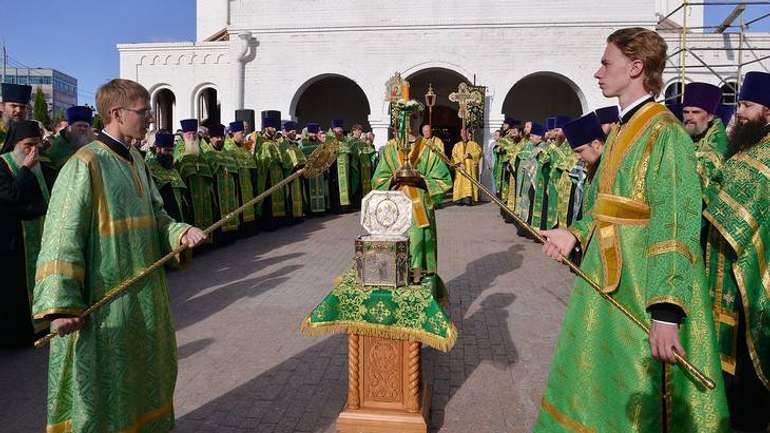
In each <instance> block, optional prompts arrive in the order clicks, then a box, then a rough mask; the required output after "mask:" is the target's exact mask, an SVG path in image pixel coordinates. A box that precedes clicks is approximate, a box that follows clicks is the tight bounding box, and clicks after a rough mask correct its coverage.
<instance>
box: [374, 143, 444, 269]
mask: <svg viewBox="0 0 770 433" xmlns="http://www.w3.org/2000/svg"><path fill="white" fill-rule="evenodd" d="M409 160H410V161H411V164H412V167H413V168H414V169H415V170H416V171H417V172H418V173H419V174H420V177H422V178H423V180H424V181H425V185H426V187H427V191H426V190H424V189H421V188H414V187H406V186H401V187H400V188H399V190H401V191H404V192H405V193H406V195H407V196H409V198H410V199H411V200H412V210H413V215H412V227H411V229H410V230H409V253H410V256H411V267H412V269H420V270H421V271H422V272H423V273H435V272H437V271H438V259H437V254H438V238H437V237H436V215H435V212H434V206H435V205H437V204H439V203H441V202H442V201H443V200H444V194H445V193H446V192H447V191H449V189H450V188H451V187H452V177H451V175H450V174H449V169H448V168H447V166H446V164H444V162H443V161H442V160H441V159H440V158H439V157H438V156H437V155H436V154H435V153H434V152H433V150H431V149H430V148H429V147H427V146H425V145H424V143H423V138H422V137H420V138H418V139H417V141H416V142H415V144H414V145H413V146H412V151H411V152H410V154H409ZM404 162H405V160H403V157H402V155H401V154H399V152H398V150H397V146H396V145H394V144H392V143H391V144H387V145H385V147H384V148H383V149H382V158H381V159H380V163H379V164H378V165H377V169H376V170H375V171H374V178H373V179H372V187H373V188H374V189H376V190H379V191H387V190H389V189H390V186H391V182H392V180H393V175H394V174H395V173H396V172H397V171H398V169H399V168H401V165H402V164H403V163H404Z"/></svg>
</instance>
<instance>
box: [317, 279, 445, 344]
mask: <svg viewBox="0 0 770 433" xmlns="http://www.w3.org/2000/svg"><path fill="white" fill-rule="evenodd" d="M446 299H447V293H446V289H445V288H444V285H443V283H442V282H441V280H440V279H439V278H438V277H437V276H428V277H425V278H423V281H422V283H421V284H416V285H411V286H407V287H403V288H400V289H398V290H391V289H390V288H376V287H372V288H367V287H364V286H362V285H360V284H359V283H358V282H357V281H356V273H355V271H352V270H351V271H348V272H346V273H344V274H342V275H341V276H340V277H339V278H337V281H335V285H334V290H332V292H331V293H329V294H328V295H327V296H326V298H324V300H323V301H322V302H321V303H320V304H318V306H317V307H315V309H313V311H312V312H311V313H310V314H309V315H308V316H307V317H306V318H305V320H304V321H303V322H302V333H303V334H305V335H323V334H330V333H338V332H345V333H355V334H362V335H370V336H375V337H386V338H394V339H398V340H410V341H419V342H420V343H423V344H425V345H428V346H430V347H432V348H434V349H437V350H440V351H442V352H448V351H449V350H451V349H452V346H454V344H455V341H456V340H457V329H456V328H455V326H454V324H453V323H452V321H451V320H450V319H449V316H448V315H447V313H446V311H445V310H444V308H443V307H442V303H444V302H446Z"/></svg>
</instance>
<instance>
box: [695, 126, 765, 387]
mask: <svg viewBox="0 0 770 433" xmlns="http://www.w3.org/2000/svg"><path fill="white" fill-rule="evenodd" d="M712 180H713V184H712V186H711V188H709V190H708V191H707V192H706V195H705V196H706V201H707V203H708V204H707V207H706V210H705V211H704V216H705V217H706V220H707V221H708V222H709V223H710V224H709V236H708V249H707V254H706V262H707V271H708V276H709V286H710V289H711V295H712V299H713V302H714V318H715V319H716V326H717V327H718V329H719V348H720V355H721V359H722V368H723V370H724V371H725V372H727V373H730V374H735V366H736V345H737V339H739V338H744V339H745V340H746V345H747V347H748V351H749V355H750V357H751V361H752V364H753V365H754V371H755V372H756V374H757V377H759V379H760V381H761V382H762V383H763V384H764V385H765V387H766V388H768V389H770V382H769V381H768V378H770V376H768V375H770V267H768V262H770V249H768V246H769V245H770V135H767V136H765V137H764V138H763V139H762V140H761V141H760V143H759V144H757V145H756V146H754V147H752V148H751V149H748V150H746V151H743V152H740V153H738V154H736V155H734V156H732V157H731V158H730V159H728V160H727V161H726V162H725V164H724V166H723V167H722V170H721V172H720V173H719V174H718V175H717V176H715V177H714V178H713V179H712ZM741 316H742V319H743V320H744V321H745V324H746V333H745V334H743V335H739V333H738V322H739V317H741Z"/></svg>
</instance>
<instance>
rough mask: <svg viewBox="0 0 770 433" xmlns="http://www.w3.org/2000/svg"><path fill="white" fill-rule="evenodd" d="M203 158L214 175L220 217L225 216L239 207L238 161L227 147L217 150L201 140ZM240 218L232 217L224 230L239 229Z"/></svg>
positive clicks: (223, 227)
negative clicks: (237, 185)
mask: <svg viewBox="0 0 770 433" xmlns="http://www.w3.org/2000/svg"><path fill="white" fill-rule="evenodd" d="M200 146H201V152H202V157H203V160H204V161H206V163H207V164H208V166H209V167H210V168H211V173H212V174H213V175H214V186H215V193H216V198H217V204H218V205H219V217H220V218H221V217H224V216H225V215H227V214H229V213H230V212H232V211H234V210H235V209H237V208H238V189H237V187H236V182H238V181H239V180H238V179H237V178H236V176H238V173H239V171H240V169H241V168H240V166H239V165H238V162H237V161H236V160H235V159H234V158H233V156H232V155H231V154H230V152H229V151H228V150H227V149H222V150H216V149H214V146H212V145H211V144H209V143H205V142H201V145H200ZM238 225H239V222H238V218H232V219H230V220H229V221H228V222H227V223H225V225H224V226H222V231H223V232H230V231H235V230H238Z"/></svg>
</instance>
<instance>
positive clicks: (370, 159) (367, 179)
mask: <svg viewBox="0 0 770 433" xmlns="http://www.w3.org/2000/svg"><path fill="white" fill-rule="evenodd" d="M350 140H351V145H352V146H353V147H354V149H355V154H356V157H357V158H358V170H359V175H360V178H361V185H360V187H361V196H362V197H363V196H365V195H366V194H368V193H369V191H371V190H372V174H373V172H372V170H373V167H376V166H377V161H376V158H377V150H376V149H375V148H374V146H372V145H371V144H369V143H367V142H365V141H362V140H359V139H356V138H351V139H350Z"/></svg>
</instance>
